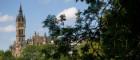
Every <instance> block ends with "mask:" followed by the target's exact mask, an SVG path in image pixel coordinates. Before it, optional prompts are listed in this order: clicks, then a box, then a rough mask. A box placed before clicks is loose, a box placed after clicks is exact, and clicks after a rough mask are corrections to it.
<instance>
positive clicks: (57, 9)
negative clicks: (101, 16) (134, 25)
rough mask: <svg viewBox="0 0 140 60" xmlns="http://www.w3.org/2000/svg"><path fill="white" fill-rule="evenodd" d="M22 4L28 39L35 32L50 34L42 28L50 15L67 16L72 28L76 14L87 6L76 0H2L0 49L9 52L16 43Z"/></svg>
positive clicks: (0, 6) (0, 10) (0, 5)
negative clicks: (18, 17)
mask: <svg viewBox="0 0 140 60" xmlns="http://www.w3.org/2000/svg"><path fill="white" fill-rule="evenodd" d="M20 2H21V4H22V8H23V13H24V15H25V18H26V39H27V38H30V37H31V36H32V35H33V34H34V32H35V31H36V32H39V33H40V34H41V35H43V33H45V32H46V33H47V34H48V32H47V31H48V30H47V29H45V28H42V26H43V24H42V22H43V21H44V19H45V18H46V16H47V15H48V14H53V15H56V16H57V17H58V16H59V15H61V14H65V15H66V18H67V20H68V21H66V24H67V25H69V26H71V25H72V24H73V23H74V22H73V21H72V20H74V18H75V15H74V14H75V13H76V12H77V11H78V10H84V9H85V8H86V7H87V6H86V5H85V4H84V3H81V2H78V3H76V2H75V0H0V49H3V50H7V49H8V48H9V46H10V45H11V44H12V43H13V41H15V38H16V35H15V30H16V28H15V25H16V24H15V18H16V16H17V14H18V10H19V6H20Z"/></svg>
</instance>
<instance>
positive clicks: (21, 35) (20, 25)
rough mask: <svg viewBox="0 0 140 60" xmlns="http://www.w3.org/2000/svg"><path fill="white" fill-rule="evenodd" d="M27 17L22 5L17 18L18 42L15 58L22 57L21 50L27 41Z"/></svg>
mask: <svg viewBox="0 0 140 60" xmlns="http://www.w3.org/2000/svg"><path fill="white" fill-rule="evenodd" d="M25 23H26V21H25V17H24V16H23V12H22V6H21V5H20V9H19V14H18V16H17V18H16V42H15V49H14V50H15V52H14V56H15V57H18V56H20V53H21V49H22V47H23V45H24V41H25Z"/></svg>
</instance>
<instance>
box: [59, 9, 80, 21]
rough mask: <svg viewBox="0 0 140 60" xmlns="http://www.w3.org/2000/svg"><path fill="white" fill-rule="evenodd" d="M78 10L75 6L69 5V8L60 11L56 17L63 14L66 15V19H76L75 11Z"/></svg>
mask: <svg viewBox="0 0 140 60" xmlns="http://www.w3.org/2000/svg"><path fill="white" fill-rule="evenodd" d="M77 12H78V10H77V9H76V8H75V7H71V8H67V9H64V10H63V11H62V12H60V13H59V14H58V15H57V16H56V17H57V18H58V19H60V18H59V16H60V15H62V14H64V15H65V16H66V19H67V20H73V19H76V15H75V14H76V13H77Z"/></svg>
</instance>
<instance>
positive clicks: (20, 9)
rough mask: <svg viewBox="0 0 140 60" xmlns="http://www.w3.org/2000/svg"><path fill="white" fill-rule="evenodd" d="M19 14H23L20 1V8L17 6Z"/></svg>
mask: <svg viewBox="0 0 140 60" xmlns="http://www.w3.org/2000/svg"><path fill="white" fill-rule="evenodd" d="M19 15H20V16H21V15H23V12H22V5H21V3H20V8H19Z"/></svg>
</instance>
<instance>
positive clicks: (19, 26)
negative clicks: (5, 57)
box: [10, 5, 47, 57]
mask: <svg viewBox="0 0 140 60" xmlns="http://www.w3.org/2000/svg"><path fill="white" fill-rule="evenodd" d="M25 28H26V20H25V16H24V15H23V11H22V6H21V5H20V8H19V13H18V15H17V17H16V40H15V41H14V43H13V45H12V46H11V47H10V49H11V51H12V55H13V56H15V57H19V56H20V54H21V52H22V49H23V48H24V47H26V45H42V44H46V43H47V36H46V34H44V36H41V35H39V33H36V32H35V34H34V35H33V36H32V37H31V38H30V39H27V40H26V39H25V36H26V35H25Z"/></svg>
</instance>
